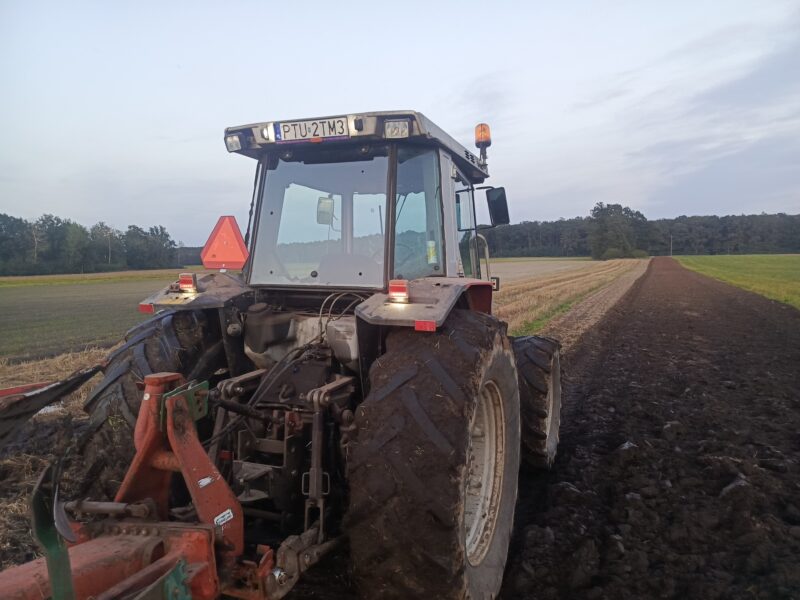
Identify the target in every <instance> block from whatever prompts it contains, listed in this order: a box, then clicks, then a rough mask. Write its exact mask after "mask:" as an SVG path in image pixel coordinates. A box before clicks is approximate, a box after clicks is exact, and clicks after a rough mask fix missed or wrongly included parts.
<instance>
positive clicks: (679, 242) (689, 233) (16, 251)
mask: <svg viewBox="0 0 800 600" xmlns="http://www.w3.org/2000/svg"><path fill="white" fill-rule="evenodd" d="M482 233H483V235H484V236H485V237H486V239H487V241H488V243H489V250H490V251H491V254H492V255H493V256H498V257H503V256H508V257H513V256H591V257H593V258H595V259H608V258H621V257H635V256H647V255H651V256H656V255H664V254H670V251H671V252H672V253H673V254H769V253H776V254H793V253H800V215H787V214H783V213H779V214H774V215H768V214H760V215H730V216H725V217H717V216H702V217H687V216H681V217H677V218H674V219H657V220H654V221H649V220H648V219H647V218H646V217H645V216H644V215H643V214H642V213H641V212H639V211H636V210H632V209H630V208H628V207H626V206H622V205H620V204H603V203H598V204H596V205H595V207H594V208H593V209H592V211H591V213H590V215H589V216H587V217H575V218H572V219H559V220H558V221H523V222H522V223H517V224H515V225H504V226H500V227H496V228H494V229H487V230H484V231H482ZM199 262H200V248H194V247H191V248H188V247H183V246H182V245H179V244H177V243H176V242H175V241H174V240H173V239H172V237H171V236H170V234H169V232H168V231H167V230H166V229H165V228H164V227H163V226H161V225H154V226H152V227H149V228H147V229H143V228H141V227H137V226H136V225H130V226H128V228H127V229H126V230H125V231H121V230H118V229H115V228H113V227H110V226H109V225H107V224H105V223H103V222H100V223H97V224H95V225H93V226H91V227H89V228H86V227H84V226H83V225H80V224H78V223H75V222H74V221H70V220H69V219H61V218H59V217H56V216H53V215H43V216H41V217H39V218H38V219H36V220H35V221H27V220H25V219H20V218H17V217H13V216H10V215H7V214H1V213H0V275H35V274H50V273H92V272H99V271H118V270H124V269H158V268H172V267H182V266H184V265H190V264H199Z"/></svg>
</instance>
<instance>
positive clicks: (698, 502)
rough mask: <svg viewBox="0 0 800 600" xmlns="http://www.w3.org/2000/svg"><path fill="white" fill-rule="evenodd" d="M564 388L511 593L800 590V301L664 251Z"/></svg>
mask: <svg viewBox="0 0 800 600" xmlns="http://www.w3.org/2000/svg"><path fill="white" fill-rule="evenodd" d="M564 391H565V399H564V408H563V411H564V412H563V413H562V421H561V422H562V430H561V431H562V435H561V446H560V448H559V455H558V458H557V459H556V464H555V468H554V470H553V471H551V472H550V473H547V474H544V475H533V474H526V473H523V475H522V477H521V486H522V487H521V497H520V500H519V505H518V512H517V527H516V531H517V535H516V539H515V540H514V542H513V546H512V551H511V557H512V558H511V560H510V562H509V565H508V567H507V572H506V577H505V580H504V587H503V593H502V597H503V598H506V599H508V598H526V597H536V598H614V599H616V598H676V597H677V598H681V597H689V598H800V568H798V557H799V556H800V311H797V310H796V309H794V308H792V307H789V306H787V305H783V304H779V303H777V302H773V301H770V300H767V299H766V298H763V297H761V296H757V295H755V294H752V293H750V292H745V291H743V290H740V289H738V288H734V287H731V286H729V285H726V284H724V283H720V282H718V281H715V280H712V279H709V278H707V277H704V276H702V275H699V274H696V273H693V272H690V271H687V270H686V269H684V268H682V267H680V266H679V265H678V263H676V262H675V261H673V260H672V259H670V258H656V259H654V260H653V261H652V262H651V265H650V267H649V269H648V271H647V273H646V274H645V276H644V277H643V278H641V279H640V280H639V281H637V282H636V284H635V285H634V286H633V287H632V288H631V290H630V291H629V293H628V294H627V295H626V296H625V297H624V298H623V299H622V300H621V301H620V302H619V303H618V304H617V305H616V306H615V307H614V308H613V309H612V310H611V311H610V312H609V313H608V314H607V315H606V316H605V318H604V319H603V320H602V321H601V322H600V323H599V325H598V326H597V327H595V328H594V329H592V330H591V331H590V332H589V333H588V334H587V335H586V336H584V338H583V339H582V340H581V341H580V342H579V344H577V345H576V346H575V347H573V349H572V350H571V351H570V352H567V353H566V355H565V379H564Z"/></svg>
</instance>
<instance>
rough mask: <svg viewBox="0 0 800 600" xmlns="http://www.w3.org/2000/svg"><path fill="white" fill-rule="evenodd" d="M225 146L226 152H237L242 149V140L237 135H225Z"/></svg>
mask: <svg viewBox="0 0 800 600" xmlns="http://www.w3.org/2000/svg"><path fill="white" fill-rule="evenodd" d="M225 147H226V148H227V149H228V152H238V151H239V150H241V149H242V142H241V140H240V139H239V136H238V135H235V134H234V135H226V136H225Z"/></svg>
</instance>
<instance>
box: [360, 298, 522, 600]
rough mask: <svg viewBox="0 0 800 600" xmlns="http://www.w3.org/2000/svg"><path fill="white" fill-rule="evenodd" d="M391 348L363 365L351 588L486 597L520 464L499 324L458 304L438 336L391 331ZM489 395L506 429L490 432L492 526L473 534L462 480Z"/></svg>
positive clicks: (512, 381)
mask: <svg viewBox="0 0 800 600" xmlns="http://www.w3.org/2000/svg"><path fill="white" fill-rule="evenodd" d="M386 347H387V351H386V353H385V354H384V355H383V356H381V357H380V358H379V359H378V360H376V362H375V363H374V364H373V366H372V368H371V370H370V384H371V391H370V393H369V395H368V396H367V398H366V400H365V401H364V402H363V403H362V404H361V406H359V408H358V409H357V411H356V424H357V427H358V433H357V437H356V440H354V441H353V442H352V444H351V447H350V449H349V453H348V463H347V469H348V478H349V482H350V508H349V510H348V513H347V515H346V518H345V527H346V529H347V531H348V533H349V536H350V542H351V543H350V547H351V555H352V563H353V575H354V577H355V580H356V583H357V584H358V585H359V587H360V589H361V591H362V593H363V594H364V597H369V598H403V599H406V598H421V597H427V598H437V599H464V598H472V599H473V600H477V599H481V600H483V599H488V598H492V597H494V596H495V595H496V594H497V592H498V590H499V588H500V584H501V582H502V576H503V569H504V566H505V562H506V557H507V552H508V543H509V540H510V536H511V529H512V526H513V518H514V505H515V503H516V496H517V473H518V470H519V442H520V440H519V394H518V390H517V381H516V369H515V365H514V357H513V353H512V350H511V345H510V342H509V340H508V338H507V337H506V327H505V324H504V323H501V322H499V321H497V320H496V319H494V318H493V317H491V316H488V315H485V314H480V313H475V312H470V311H463V310H456V311H454V312H453V313H452V314H451V315H450V317H449V318H448V319H447V321H446V322H445V324H444V326H443V327H442V328H440V330H439V331H438V332H436V333H431V334H420V333H418V332H414V331H412V330H407V329H398V330H395V331H393V332H391V333H390V334H389V336H388V338H387V340H386ZM492 386H494V387H492ZM487 390H494V391H492V394H495V392H496V396H494V397H493V398H494V399H493V400H486V399H485V398H487V397H484V396H480V394H481V393H484V394H486V393H488V392H487ZM487 402H488V403H489V404H490V405H491V406H492V407H497V406H501V407H502V408H501V410H500V413H501V416H500V417H499V418H494V420H493V421H491V422H493V423H495V424H496V423H498V422H501V423H502V424H501V426H500V427H502V433H500V429H497V427H493V428H491V429H489V427H488V426H487V427H486V429H487V430H489V431H492V432H498V433H497V435H498V436H499V437H498V438H496V439H497V442H496V443H495V444H494V446H496V447H497V448H499V453H496V454H494V455H495V456H499V457H500V458H498V461H497V463H493V464H496V465H497V467H496V469H495V471H494V472H495V473H496V474H497V475H496V476H495V478H494V481H495V483H494V484H493V485H492V487H491V488H489V491H490V494H489V497H491V498H494V500H495V501H494V502H487V504H489V505H490V506H489V510H488V511H487V514H490V515H493V517H492V516H490V517H489V520H487V521H485V522H488V523H493V526H494V529H493V535H492V531H491V527H490V526H486V527H484V526H483V525H481V526H480V528H478V529H476V530H475V531H478V533H483V532H488V533H487V534H486V535H478V536H477V538H476V536H475V535H472V536H469V538H468V534H467V524H468V523H470V522H472V523H474V522H475V521H474V517H471V516H470V515H475V514H479V513H480V511H476V510H475V509H474V506H475V504H470V502H471V500H470V498H475V494H474V493H473V494H472V495H470V494H468V493H467V484H468V483H469V484H470V486H471V488H470V489H474V485H475V484H476V482H479V481H480V474H479V473H476V470H475V467H474V465H475V464H476V462H475V461H474V459H473V457H474V456H475V455H476V453H477V450H475V448H476V447H477V448H480V447H481V446H480V438H481V435H480V434H478V435H476V433H475V431H476V430H475V423H476V421H475V419H478V418H479V416H478V415H479V414H486V411H483V412H482V407H484V406H486V403H487ZM484 418H485V417H484ZM485 422H486V423H489V422H490V419H488V418H486V419H485ZM484 436H486V437H488V434H486V433H485V432H484ZM471 440H476V441H475V443H474V444H473V442H472V441H471ZM491 446H492V445H491V444H485V446H484V447H491ZM490 454H491V452H490ZM487 456H488V454H487ZM470 465H473V466H470ZM470 469H472V471H473V472H472V477H470V473H469V472H468V471H469V470H470ZM484 473H485V472H484ZM496 477H499V478H500V479H497V478H496ZM481 489H482V488H481ZM495 494H496V495H495ZM478 497H480V494H478ZM477 522H478V523H479V524H480V523H481V521H477ZM476 539H477V540H478V542H477V544H476V543H475V540H476ZM470 540H472V541H470ZM473 549H474V551H473Z"/></svg>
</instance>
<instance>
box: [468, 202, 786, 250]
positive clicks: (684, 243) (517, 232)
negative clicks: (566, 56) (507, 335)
mask: <svg viewBox="0 0 800 600" xmlns="http://www.w3.org/2000/svg"><path fill="white" fill-rule="evenodd" d="M482 233H483V235H484V236H485V237H486V239H487V241H488V243H489V250H490V252H491V254H492V255H493V256H498V257H502V256H508V257H511V256H591V257H592V258H595V259H607V258H622V257H634V256H647V255H650V256H658V255H665V254H670V247H671V251H672V254H793V253H800V215H787V214H783V213H779V214H774V215H768V214H760V215H730V216H724V217H718V216H700V217H687V216H680V217H677V218H674V219H657V220H654V221H649V220H648V219H647V218H646V217H645V216H644V215H643V214H642V213H641V212H639V211H636V210H632V209H630V208H628V207H625V206H622V205H619V204H603V203H598V204H596V205H595V207H594V208H593V209H592V211H591V214H590V215H589V216H588V217H575V218H573V219H559V220H558V221H523V222H522V223H517V224H515V225H504V226H500V227H496V228H494V229H488V230H485V231H483V232H482Z"/></svg>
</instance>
